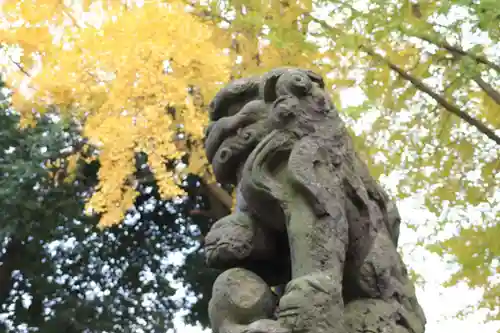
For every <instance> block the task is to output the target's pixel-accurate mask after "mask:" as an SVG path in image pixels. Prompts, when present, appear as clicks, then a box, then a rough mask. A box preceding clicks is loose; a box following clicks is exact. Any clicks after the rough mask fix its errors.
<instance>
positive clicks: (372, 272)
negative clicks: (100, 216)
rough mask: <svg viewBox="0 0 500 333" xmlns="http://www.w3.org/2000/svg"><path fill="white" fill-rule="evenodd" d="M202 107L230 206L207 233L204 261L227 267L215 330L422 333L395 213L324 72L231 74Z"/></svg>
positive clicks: (213, 305) (213, 310) (216, 291)
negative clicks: (230, 191) (233, 200)
mask: <svg viewBox="0 0 500 333" xmlns="http://www.w3.org/2000/svg"><path fill="white" fill-rule="evenodd" d="M210 117H211V123H210V125H209V127H208V128H207V132H206V142H205V147H206V154H207V157H208V160H209V161H210V163H211V164H212V166H213V170H214V173H215V176H216V178H217V180H218V181H219V182H221V183H227V184H234V185H235V186H236V191H237V204H236V208H235V211H234V212H233V213H232V214H231V215H228V216H226V217H224V218H222V219H221V220H219V221H217V222H216V223H215V224H214V225H213V227H212V229H211V230H210V232H209V233H208V235H207V237H206V239H205V244H206V245H205V246H206V247H205V250H206V261H207V264H208V265H209V266H211V267H214V268H219V269H224V270H225V271H224V273H222V274H221V275H220V276H219V277H218V278H217V280H216V281H215V284H214V286H213V295H212V299H211V301H210V304H209V316H210V321H211V325H212V329H213V332H214V333H259V332H262V333H272V332H275V333H278V332H279V333H291V332H294V333H296V332H300V333H319V332H325V333H326V332H332V333H343V332H349V333H354V332H356V333H357V332H366V333H368V332H381V333H382V332H385V333H392V332H395V333H396V332H397V333H422V332H424V327H425V316H424V313H423V311H422V309H421V307H420V305H419V304H418V302H417V299H416V297H415V290H414V287H413V285H412V283H411V281H410V280H409V278H408V274H407V270H406V268H405V265H404V263H403V262H402V260H401V257H400V256H399V254H398V252H397V241H398V236H399V224H400V217H399V213H398V211H397V209H396V206H395V205H394V204H393V203H392V202H391V201H390V200H389V197H388V196H387V194H386V193H385V192H384V190H383V189H382V188H381V187H380V186H379V184H378V183H377V182H376V181H375V180H374V179H373V178H372V177H371V176H370V174H369V172H368V170H367V168H366V165H365V164H364V163H363V162H362V161H361V160H360V159H359V158H358V156H357V154H356V152H355V151H354V149H353V145H352V140H351V137H350V136H349V134H348V132H347V129H346V127H345V124H344V123H343V121H342V120H341V118H340V117H339V113H338V111H337V110H336V109H335V107H334V106H333V104H332V102H331V100H330V98H329V96H328V94H327V92H326V91H325V89H324V83H323V80H322V78H321V77H320V76H318V75H317V74H315V73H313V72H311V71H308V70H303V69H296V68H278V69H275V70H273V71H270V72H268V73H266V74H264V75H262V76H260V77H251V78H245V79H241V80H236V81H233V82H231V83H229V84H228V85H227V86H226V87H224V88H223V89H222V90H221V91H220V92H219V93H218V94H217V95H216V96H215V98H214V100H213V101H212V103H211V107H210ZM279 286H282V287H283V288H281V292H279V293H275V292H273V291H272V289H271V287H279ZM278 290H280V288H278Z"/></svg>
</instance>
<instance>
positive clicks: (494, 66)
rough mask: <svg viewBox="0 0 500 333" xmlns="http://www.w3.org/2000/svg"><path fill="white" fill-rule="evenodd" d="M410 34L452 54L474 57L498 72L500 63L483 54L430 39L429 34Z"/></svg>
mask: <svg viewBox="0 0 500 333" xmlns="http://www.w3.org/2000/svg"><path fill="white" fill-rule="evenodd" d="M410 35H412V36H414V37H417V38H420V39H422V40H425V41H426V42H428V43H431V44H434V45H436V46H438V47H440V48H443V49H445V50H448V51H450V52H451V53H452V54H453V55H460V56H467V57H470V58H472V59H474V60H475V61H477V62H478V63H480V64H483V65H486V66H488V67H490V68H492V69H494V70H496V71H497V72H499V73H500V65H497V64H496V63H494V62H492V61H490V60H488V59H486V58H485V57H483V56H478V55H476V54H473V53H470V52H467V51H465V50H463V49H461V48H460V47H458V46H454V45H451V44H449V43H448V42H446V41H438V40H435V39H432V38H431V37H429V36H424V35H421V34H410Z"/></svg>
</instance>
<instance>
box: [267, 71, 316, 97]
mask: <svg viewBox="0 0 500 333" xmlns="http://www.w3.org/2000/svg"><path fill="white" fill-rule="evenodd" d="M289 70H294V71H297V70H298V71H301V72H304V73H305V74H306V75H307V76H308V77H309V78H310V79H311V81H312V82H316V83H317V84H318V85H319V86H320V88H324V87H325V82H324V81H323V78H322V77H321V76H320V75H318V74H316V73H315V72H313V71H311V70H308V69H301V68H293V67H282V68H277V69H274V70H272V71H269V72H267V73H266V74H264V75H263V76H262V79H261V80H262V81H261V84H260V91H259V93H260V96H261V98H262V99H264V102H266V103H271V102H273V101H275V100H276V98H278V96H277V92H276V83H277V82H278V79H279V78H280V76H281V75H283V74H284V73H286V72H287V71H289Z"/></svg>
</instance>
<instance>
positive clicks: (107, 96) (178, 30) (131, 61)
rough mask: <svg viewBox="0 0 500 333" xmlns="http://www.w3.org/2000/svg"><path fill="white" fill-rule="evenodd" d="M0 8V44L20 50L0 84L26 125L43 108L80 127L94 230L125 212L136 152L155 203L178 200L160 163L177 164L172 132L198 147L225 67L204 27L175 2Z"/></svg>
mask: <svg viewBox="0 0 500 333" xmlns="http://www.w3.org/2000/svg"><path fill="white" fill-rule="evenodd" d="M1 6H2V8H1V11H2V12H3V13H4V15H3V16H2V17H1V19H2V22H1V25H0V27H2V28H3V30H0V37H1V41H2V42H3V44H4V45H14V46H18V47H20V48H21V49H22V50H23V56H22V57H21V60H20V61H19V62H17V65H18V67H19V68H18V69H20V70H18V71H10V72H8V75H7V76H6V80H7V83H8V85H9V86H10V87H11V88H12V89H13V91H14V97H13V105H14V107H15V108H16V109H17V110H18V111H19V112H21V114H22V116H23V117H24V118H25V119H30V118H32V117H33V114H36V113H41V112H43V110H44V109H45V108H46V107H47V106H48V105H50V106H56V107H57V108H58V110H60V112H61V114H62V115H66V116H70V117H72V118H74V117H77V118H78V119H79V120H82V123H83V124H84V125H83V126H84V127H83V132H82V135H83V136H85V137H87V138H88V139H89V140H90V143H91V144H93V145H94V146H96V147H98V149H99V160H100V163H101V168H100V171H99V186H98V187H97V188H96V191H95V192H94V194H93V196H92V198H91V199H90V200H89V202H88V208H89V209H90V210H92V211H94V212H96V213H100V214H102V218H101V222H100V223H101V226H108V225H111V224H113V223H117V222H119V221H120V220H121V219H122V218H123V216H124V212H125V211H126V209H128V208H130V207H131V206H132V204H133V201H134V198H135V196H136V192H135V190H134V187H133V182H130V181H129V180H130V177H131V176H132V175H133V173H134V171H135V160H134V156H135V153H136V152H139V151H140V152H144V153H146V154H147V155H148V163H149V166H150V167H151V168H152V170H153V171H154V173H155V176H156V178H157V180H158V183H159V186H160V189H161V191H162V194H163V195H165V196H174V195H177V194H180V189H179V187H178V186H177V185H176V184H177V183H178V182H179V177H180V175H181V174H180V173H179V172H173V171H172V172H169V171H167V169H166V168H165V161H166V160H167V159H176V158H179V157H181V156H182V154H183V152H182V151H179V150H178V149H177V148H176V145H175V142H176V139H177V138H178V136H179V133H181V132H182V133H183V135H184V136H189V137H191V138H193V139H195V140H196V139H200V138H201V136H202V135H203V127H204V125H205V124H206V120H207V119H206V118H207V115H206V112H205V111H204V110H203V108H202V105H204V104H205V105H206V104H207V103H206V102H207V101H206V100H205V99H208V98H210V97H211V96H213V94H214V92H215V90H217V89H218V83H222V82H224V81H227V79H228V69H229V63H230V59H229V57H228V56H227V55H225V54H224V53H223V52H222V49H221V48H220V47H217V46H216V45H215V43H214V38H216V36H215V35H214V30H213V28H212V27H210V26H209V25H207V24H205V23H203V22H201V21H200V19H199V18H198V17H197V16H196V15H194V14H193V13H191V12H190V11H189V10H186V6H185V4H183V3H181V2H175V1H168V2H162V1H145V2H144V3H143V4H140V5H137V4H133V5H130V4H129V5H128V6H125V5H122V4H121V2H120V1H108V2H101V1H95V2H92V4H91V5H89V4H88V2H87V4H86V5H85V6H82V5H80V7H78V6H74V7H68V6H66V5H65V4H64V3H63V1H36V0H31V1H29V0H25V1H22V2H20V1H16V0H13V1H4V2H3V4H2V5H1ZM35 8H36V10H35ZM192 87H196V94H193V93H192ZM169 109H170V110H172V109H175V112H168V110H169ZM33 111H35V112H33ZM65 113H66V114H65ZM197 163H199V162H197Z"/></svg>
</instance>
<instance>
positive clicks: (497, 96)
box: [473, 75, 500, 105]
mask: <svg viewBox="0 0 500 333" xmlns="http://www.w3.org/2000/svg"><path fill="white" fill-rule="evenodd" d="M473 80H474V82H476V83H477V85H478V86H479V87H480V88H481V89H483V91H484V92H485V93H486V94H487V95H488V96H489V97H491V99H492V100H494V101H495V102H496V103H497V104H498V105H500V93H499V92H498V91H496V90H495V88H493V87H492V86H491V85H490V84H489V83H488V82H486V81H484V80H483V79H482V78H481V76H480V75H477V76H475V77H474V78H473Z"/></svg>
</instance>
